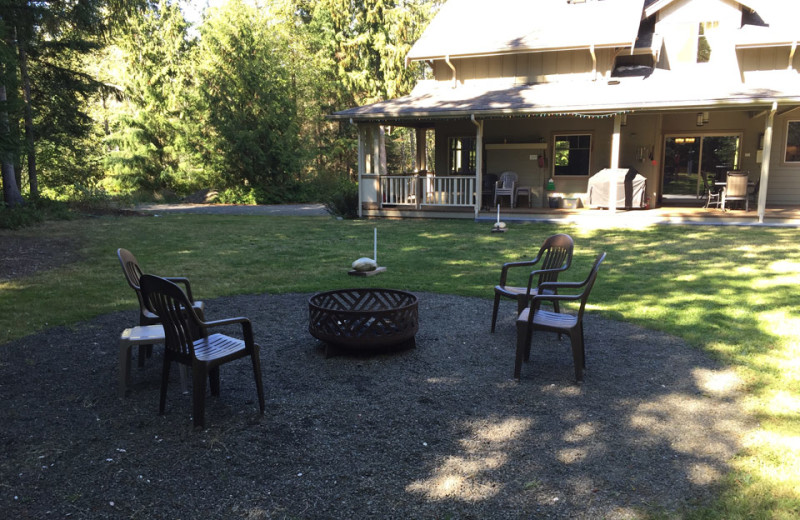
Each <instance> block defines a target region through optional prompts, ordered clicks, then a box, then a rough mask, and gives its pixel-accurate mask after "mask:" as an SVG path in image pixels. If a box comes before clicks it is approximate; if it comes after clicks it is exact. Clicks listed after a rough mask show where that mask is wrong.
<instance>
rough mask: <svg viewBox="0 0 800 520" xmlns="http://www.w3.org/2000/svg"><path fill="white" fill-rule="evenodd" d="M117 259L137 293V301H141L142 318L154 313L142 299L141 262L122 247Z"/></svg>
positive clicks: (140, 311) (126, 278) (129, 283)
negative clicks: (148, 313)
mask: <svg viewBox="0 0 800 520" xmlns="http://www.w3.org/2000/svg"><path fill="white" fill-rule="evenodd" d="M117 258H119V263H120V265H122V272H123V273H124V274H125V280H126V281H127V282H128V285H130V286H131V289H133V290H134V292H135V293H136V299H137V300H139V313H140V316H146V315H147V312H151V313H152V312H153V309H151V308H150V307H148V305H147V302H146V301H145V300H144V298H142V291H141V287H140V285H141V278H142V269H141V268H140V267H139V262H138V261H137V260H136V257H135V256H133V253H131V252H130V251H128V250H127V249H124V248H122V247H120V248H119V249H117Z"/></svg>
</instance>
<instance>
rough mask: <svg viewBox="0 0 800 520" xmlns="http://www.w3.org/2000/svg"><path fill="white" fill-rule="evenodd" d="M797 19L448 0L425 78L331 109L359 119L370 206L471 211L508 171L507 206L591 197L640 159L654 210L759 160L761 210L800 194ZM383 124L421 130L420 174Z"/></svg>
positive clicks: (781, 11) (431, 37) (760, 6)
mask: <svg viewBox="0 0 800 520" xmlns="http://www.w3.org/2000/svg"><path fill="white" fill-rule="evenodd" d="M797 20H800V2H798V1H796V0H745V1H736V0H494V1H492V2H486V1H485V0H449V1H448V2H447V3H446V4H445V5H443V6H442V8H441V9H440V11H439V13H438V14H437V16H436V17H435V18H434V20H432V22H431V24H430V25H429V27H428V29H427V30H426V31H425V33H424V34H423V35H422V37H421V38H420V39H419V41H417V42H416V44H415V45H414V46H413V48H412V49H411V51H410V52H409V54H408V56H407V60H408V61H423V62H425V63H426V64H427V65H428V67H429V75H428V76H429V79H425V80H422V81H420V82H419V83H418V84H417V85H416V87H415V88H414V90H413V91H412V92H411V94H410V95H408V96H405V97H402V98H398V99H392V100H387V101H384V102H380V103H375V104H372V105H367V106H361V107H356V108H352V109H349V110H344V111H342V112H338V113H336V114H333V115H331V116H330V117H331V118H332V119H335V120H344V121H350V122H352V123H353V124H356V125H357V126H358V130H359V154H358V157H359V163H358V173H359V187H360V201H361V211H362V214H363V215H366V216H404V215H408V216H410V215H413V214H414V213H415V212H416V213H419V212H426V214H427V213H430V212H438V214H442V215H447V216H464V217H472V216H474V215H477V214H478V212H479V211H480V210H481V208H482V207H483V208H485V209H488V207H489V206H492V205H493V204H494V200H493V198H492V197H491V194H492V190H493V188H494V182H493V181H494V180H495V179H496V178H497V177H498V176H500V175H501V174H502V173H504V172H507V171H513V172H514V173H516V175H517V182H516V184H515V193H514V196H512V197H506V198H503V199H502V200H503V203H504V204H511V205H514V206H517V207H521V208H524V207H536V208H542V207H549V206H550V204H551V202H552V200H556V198H557V197H559V198H561V199H563V200H567V201H572V203H574V204H577V205H578V206H581V205H582V206H588V205H589V204H590V201H589V200H588V196H587V189H588V186H589V184H590V182H589V181H590V178H591V177H592V176H593V175H595V174H597V173H598V172H600V171H602V170H604V169H607V168H630V169H635V170H636V171H637V172H638V173H639V174H640V175H642V176H643V177H644V178H645V179H646V193H645V196H644V197H643V200H644V201H645V204H647V205H648V206H649V207H655V206H659V205H662V204H663V205H667V204H670V201H671V200H677V199H678V198H681V197H683V198H685V199H691V198H694V199H695V200H697V201H699V202H698V203H701V202H702V201H703V198H702V197H703V193H704V191H705V190H706V187H707V186H708V185H709V183H712V182H713V179H714V178H716V179H717V180H718V181H719V180H720V179H721V180H724V175H725V172H726V171H729V170H739V171H745V172H748V174H749V176H750V181H751V185H754V189H757V190H758V191H757V194H755V199H756V206H757V211H758V215H759V218H760V219H763V215H764V211H765V208H766V207H767V206H768V205H798V204H800V52H797V43H798V37H799V36H800V24H798V23H797ZM387 127H408V128H413V129H416V133H417V139H416V143H417V144H418V149H417V153H416V158H417V160H416V171H411V172H388V171H386V166H385V161H382V160H381V148H382V147H381V141H382V139H383V135H384V131H385V129H386V128H387ZM429 132H432V133H433V134H432V135H433V136H434V138H433V142H434V143H435V145H434V153H433V156H434V158H435V159H434V161H433V164H428V161H426V157H428V155H429V154H428V152H427V150H426V149H425V143H426V142H428V139H427V138H426V137H427V136H428V135H429Z"/></svg>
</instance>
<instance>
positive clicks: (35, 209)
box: [0, 199, 73, 229]
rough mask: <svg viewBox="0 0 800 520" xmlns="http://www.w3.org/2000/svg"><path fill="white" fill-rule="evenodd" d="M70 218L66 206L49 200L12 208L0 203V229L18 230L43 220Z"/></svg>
mask: <svg viewBox="0 0 800 520" xmlns="http://www.w3.org/2000/svg"><path fill="white" fill-rule="evenodd" d="M72 216H73V215H72V213H71V212H70V210H69V207H68V206H67V204H65V203H63V202H57V201H53V200H49V199H39V200H37V201H36V202H28V203H25V204H23V205H21V206H17V207H14V208H9V207H8V206H6V204H5V203H4V202H0V229H20V228H23V227H29V226H33V225H36V224H39V223H41V222H44V221H45V220H69V219H71V218H72Z"/></svg>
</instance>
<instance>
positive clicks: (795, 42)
mask: <svg viewBox="0 0 800 520" xmlns="http://www.w3.org/2000/svg"><path fill="white" fill-rule="evenodd" d="M796 50H797V40H795V41H793V42H792V50H790V51H789V66H788V67H787V68H788V69H789V70H792V62H794V51H796Z"/></svg>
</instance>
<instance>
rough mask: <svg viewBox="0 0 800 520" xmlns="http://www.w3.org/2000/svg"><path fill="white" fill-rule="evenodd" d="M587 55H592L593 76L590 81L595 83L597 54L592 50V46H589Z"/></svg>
mask: <svg viewBox="0 0 800 520" xmlns="http://www.w3.org/2000/svg"><path fill="white" fill-rule="evenodd" d="M589 54H591V55H592V75H593V76H594V79H593V80H592V81H597V53H596V52H595V50H594V44H591V45H590V46H589Z"/></svg>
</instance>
